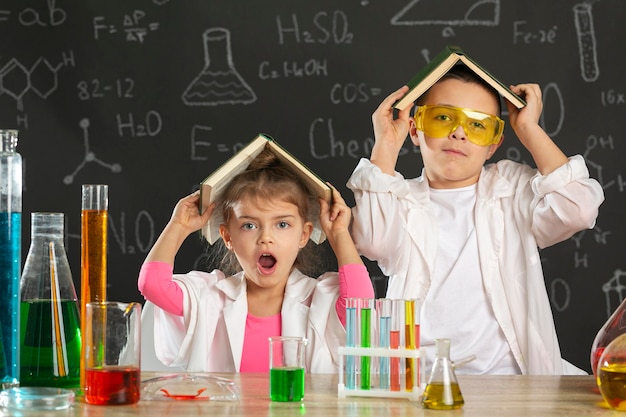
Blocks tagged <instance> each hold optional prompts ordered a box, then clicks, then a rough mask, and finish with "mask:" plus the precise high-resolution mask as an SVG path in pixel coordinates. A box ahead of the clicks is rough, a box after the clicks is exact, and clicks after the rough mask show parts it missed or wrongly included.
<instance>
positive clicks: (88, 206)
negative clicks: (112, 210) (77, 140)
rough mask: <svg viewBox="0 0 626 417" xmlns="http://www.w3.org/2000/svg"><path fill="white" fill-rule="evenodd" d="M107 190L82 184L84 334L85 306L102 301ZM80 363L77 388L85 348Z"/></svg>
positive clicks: (82, 383) (82, 323) (83, 331)
mask: <svg viewBox="0 0 626 417" xmlns="http://www.w3.org/2000/svg"><path fill="white" fill-rule="evenodd" d="M108 209H109V187H108V185H103V184H83V186H82V210H81V260H80V261H81V262H80V264H81V268H80V272H81V274H80V278H81V279H80V329H81V334H83V335H84V334H86V322H85V320H86V317H87V312H86V309H87V303H90V302H94V301H106V277H107V221H108V217H109V216H108V213H109V212H108ZM82 350H83V352H81V361H80V386H81V388H83V389H84V387H85V365H86V364H85V351H84V350H85V345H84V344H83V347H82Z"/></svg>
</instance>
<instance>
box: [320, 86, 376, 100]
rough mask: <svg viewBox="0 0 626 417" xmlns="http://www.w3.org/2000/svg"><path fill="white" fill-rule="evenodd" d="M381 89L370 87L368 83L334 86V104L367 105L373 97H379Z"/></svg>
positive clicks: (331, 91)
mask: <svg viewBox="0 0 626 417" xmlns="http://www.w3.org/2000/svg"><path fill="white" fill-rule="evenodd" d="M380 93H381V89H380V88H378V87H368V86H367V84H366V83H347V84H340V83H336V84H334V85H333V86H332V87H331V89H330V102H331V103H332V104H352V103H367V102H368V101H370V99H371V98H372V97H378V96H379V95H380Z"/></svg>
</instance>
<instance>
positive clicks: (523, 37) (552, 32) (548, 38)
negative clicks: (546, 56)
mask: <svg viewBox="0 0 626 417" xmlns="http://www.w3.org/2000/svg"><path fill="white" fill-rule="evenodd" d="M527 23H528V22H527V21H526V20H517V21H515V22H513V44H517V43H518V42H520V43H524V44H527V45H528V44H531V43H551V44H554V43H556V31H557V27H556V26H552V27H551V28H550V29H537V30H535V31H529V30H522V29H523V28H522V27H525V26H526V25H527Z"/></svg>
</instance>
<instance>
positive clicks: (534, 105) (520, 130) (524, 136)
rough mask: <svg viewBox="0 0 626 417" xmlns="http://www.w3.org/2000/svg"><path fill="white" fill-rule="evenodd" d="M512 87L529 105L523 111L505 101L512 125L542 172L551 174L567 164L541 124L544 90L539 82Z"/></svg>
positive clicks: (565, 157)
mask: <svg viewBox="0 0 626 417" xmlns="http://www.w3.org/2000/svg"><path fill="white" fill-rule="evenodd" d="M511 90H512V91H513V92H514V93H516V94H519V95H520V96H522V97H523V98H524V100H526V106H525V107H524V108H522V109H521V110H520V109H518V108H516V107H515V106H514V105H512V104H511V103H509V102H508V101H507V102H506V106H507V109H508V110H509V121H510V122H511V127H512V128H513V130H514V131H515V134H516V135H517V138H518V139H519V141H520V142H521V143H522V145H524V147H525V148H526V149H527V150H528V152H530V154H531V155H532V157H533V160H534V161H535V165H536V166H537V169H538V170H539V172H540V173H541V174H542V175H548V174H549V173H551V172H552V171H554V170H555V169H557V168H559V167H560V166H562V165H563V164H565V163H567V156H565V154H564V153H563V151H561V149H559V147H558V146H557V145H556V144H555V143H554V141H553V140H552V139H551V138H550V137H549V136H548V134H547V133H546V132H545V131H544V130H543V128H542V127H541V126H540V125H539V117H540V116H541V111H542V109H543V103H542V101H541V89H540V88H539V86H538V85H537V84H518V85H513V86H511Z"/></svg>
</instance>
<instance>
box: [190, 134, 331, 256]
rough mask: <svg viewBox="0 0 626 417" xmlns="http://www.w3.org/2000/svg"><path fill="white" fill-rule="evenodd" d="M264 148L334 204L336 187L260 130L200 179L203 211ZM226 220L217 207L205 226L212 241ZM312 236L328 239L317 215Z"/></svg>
mask: <svg viewBox="0 0 626 417" xmlns="http://www.w3.org/2000/svg"><path fill="white" fill-rule="evenodd" d="M264 149H268V150H270V151H271V152H273V153H274V154H275V155H276V156H277V157H278V159H279V160H280V161H281V162H282V163H283V165H284V166H285V168H286V169H288V170H290V171H292V172H293V173H294V174H296V175H297V176H298V177H299V178H300V179H301V180H302V181H303V182H304V183H305V184H306V186H307V187H308V188H309V190H311V191H312V192H314V193H315V194H316V195H317V196H318V197H320V198H323V199H325V200H326V201H328V203H329V204H330V202H331V196H332V191H331V189H330V187H329V186H328V184H326V183H325V182H324V181H323V180H322V179H321V178H320V177H318V176H317V175H316V174H315V173H314V172H313V171H311V170H310V169H309V168H307V167H306V166H305V165H304V164H303V163H302V162H300V161H299V160H298V159H296V158H295V157H294V156H293V155H292V154H290V153H289V152H287V151H286V150H285V149H284V148H282V147H281V146H280V145H279V144H278V143H276V141H275V140H274V139H273V138H271V137H270V136H267V135H264V134H259V135H258V136H257V137H255V138H254V139H252V141H251V142H250V143H249V144H247V145H246V146H244V147H243V148H242V149H241V150H240V151H239V152H237V153H236V154H235V155H233V156H232V157H231V158H230V159H228V160H227V161H226V162H225V163H224V164H223V165H222V166H220V167H219V168H218V169H217V170H215V171H214V172H213V173H212V174H211V175H209V176H208V177H206V178H205V179H204V181H202V182H201V183H200V212H201V213H203V212H204V210H206V208H207V207H209V206H210V205H211V204H213V203H214V202H215V201H218V200H219V199H220V196H221V195H222V193H223V192H224V190H225V189H226V188H227V187H228V185H229V184H230V183H231V181H232V179H233V178H234V177H235V176H237V175H238V174H241V173H242V172H244V171H245V170H246V169H247V168H248V166H249V165H250V164H251V163H252V161H254V159H255V158H256V157H257V156H259V154H260V153H261V152H262V151H263V150H264ZM222 223H224V217H223V213H222V212H221V210H220V209H219V208H218V207H216V208H215V209H214V211H213V213H212V214H211V217H210V218H209V221H208V223H207V224H206V226H205V227H204V228H203V229H202V235H203V236H204V237H205V238H206V240H207V241H208V242H209V243H210V244H213V243H215V242H216V241H217V240H218V239H220V233H219V229H220V224H222ZM310 239H311V240H312V241H313V242H315V243H318V244H319V243H322V242H323V241H324V240H325V239H326V235H324V232H323V231H322V227H321V225H320V223H319V219H314V221H313V233H311V237H310Z"/></svg>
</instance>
